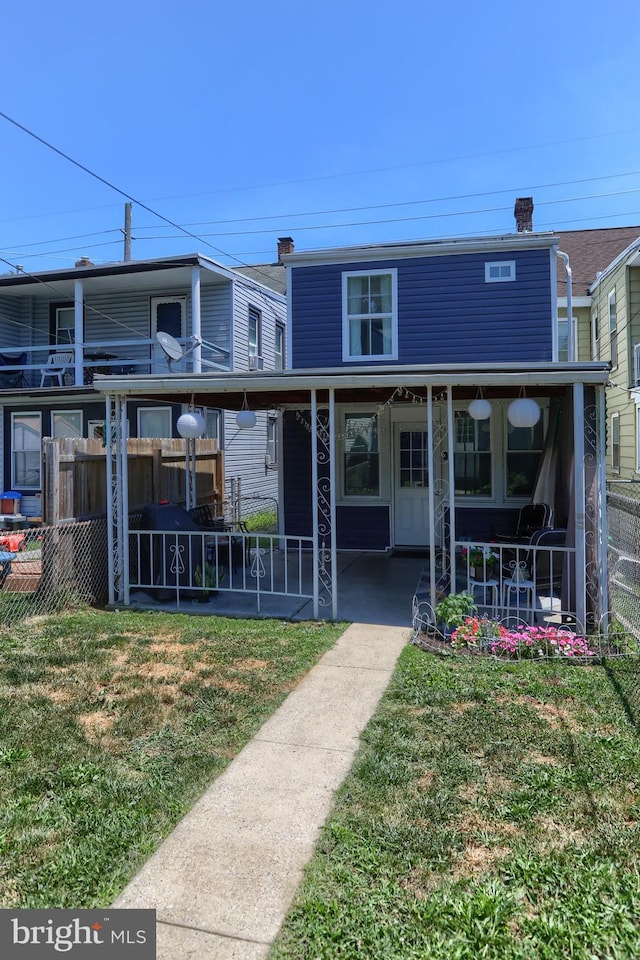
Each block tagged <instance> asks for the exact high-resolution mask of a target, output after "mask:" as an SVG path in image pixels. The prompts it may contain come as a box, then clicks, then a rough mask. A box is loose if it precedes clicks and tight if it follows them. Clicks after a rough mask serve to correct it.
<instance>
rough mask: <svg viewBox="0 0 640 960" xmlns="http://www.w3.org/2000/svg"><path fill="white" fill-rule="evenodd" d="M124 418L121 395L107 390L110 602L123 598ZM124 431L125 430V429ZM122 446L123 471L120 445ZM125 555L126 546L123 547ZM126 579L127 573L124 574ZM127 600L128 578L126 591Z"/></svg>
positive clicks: (126, 497) (106, 438)
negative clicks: (109, 392)
mask: <svg viewBox="0 0 640 960" xmlns="http://www.w3.org/2000/svg"><path fill="white" fill-rule="evenodd" d="M123 420H124V422H125V423H126V405H125V404H124V403H123V398H122V397H121V396H120V395H119V394H116V395H115V396H113V397H111V395H110V394H107V397H106V409H105V433H106V437H105V440H106V473H107V545H108V556H109V603H120V602H123V601H125V585H124V580H125V576H124V574H125V570H126V569H127V568H126V567H125V530H124V515H125V508H126V504H127V502H128V496H127V493H126V491H125V488H126V480H127V477H126V474H127V470H126V436H125V437H124V443H123V429H122V424H123ZM125 434H126V430H125ZM123 446H124V447H125V457H124V474H123V458H122V448H123ZM126 554H127V557H128V550H127V551H126ZM127 581H128V577H127ZM126 602H128V582H127V591H126Z"/></svg>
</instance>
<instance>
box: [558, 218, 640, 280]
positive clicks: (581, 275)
mask: <svg viewBox="0 0 640 960" xmlns="http://www.w3.org/2000/svg"><path fill="white" fill-rule="evenodd" d="M556 237H557V238H558V248H559V249H560V250H562V251H563V252H564V253H567V254H568V255H569V260H570V263H571V294H572V296H574V297H586V296H588V295H589V287H590V286H591V285H592V284H593V283H594V281H595V279H596V277H597V275H598V274H599V273H602V271H603V270H606V268H607V267H608V266H609V264H610V263H612V261H613V260H615V259H616V257H617V256H619V254H621V253H622V251H623V250H626V249H627V247H628V246H629V245H630V244H632V243H633V241H634V240H638V239H639V238H640V226H639V227H602V228H598V229H596V230H557V231H556ZM566 295H567V278H566V275H565V272H564V269H563V268H562V266H559V267H558V296H559V297H566Z"/></svg>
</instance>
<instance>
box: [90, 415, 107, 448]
mask: <svg viewBox="0 0 640 960" xmlns="http://www.w3.org/2000/svg"><path fill="white" fill-rule="evenodd" d="M106 431H107V424H106V421H105V420H87V437H88V438H89V440H102V442H103V443H104V442H105V440H106Z"/></svg>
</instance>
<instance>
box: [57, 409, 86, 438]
mask: <svg viewBox="0 0 640 960" xmlns="http://www.w3.org/2000/svg"><path fill="white" fill-rule="evenodd" d="M51 436H52V437H74V438H78V437H81V436H82V410H54V411H53V412H52V414H51Z"/></svg>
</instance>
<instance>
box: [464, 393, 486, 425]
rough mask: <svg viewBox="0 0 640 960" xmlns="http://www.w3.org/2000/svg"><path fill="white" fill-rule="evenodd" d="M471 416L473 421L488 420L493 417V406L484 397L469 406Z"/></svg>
mask: <svg viewBox="0 0 640 960" xmlns="http://www.w3.org/2000/svg"><path fill="white" fill-rule="evenodd" d="M468 409H469V416H470V417H471V418H472V419H473V420H488V419H489V417H490V416H491V404H490V403H489V401H488V400H485V399H484V397H478V398H477V400H472V401H471V403H470V404H469V408H468Z"/></svg>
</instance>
